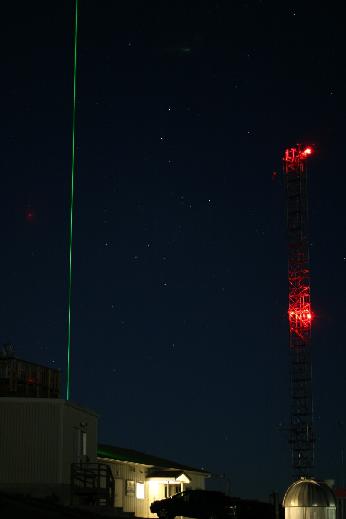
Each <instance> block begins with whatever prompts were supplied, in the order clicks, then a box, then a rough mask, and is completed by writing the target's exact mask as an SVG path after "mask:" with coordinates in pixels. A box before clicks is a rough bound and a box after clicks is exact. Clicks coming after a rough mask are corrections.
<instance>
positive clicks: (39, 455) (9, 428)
mask: <svg viewBox="0 0 346 519" xmlns="http://www.w3.org/2000/svg"><path fill="white" fill-rule="evenodd" d="M23 401H24V402H23ZM60 408H61V406H59V405H56V403H55V402H54V403H51V401H49V400H47V399H35V402H32V400H31V399H14V398H2V399H1V400H0V460H1V463H0V483H27V482H30V483H42V482H46V483H48V484H50V483H55V482H57V481H58V479H59V462H58V460H59V454H60V451H61V440H62V428H61V422H60Z"/></svg>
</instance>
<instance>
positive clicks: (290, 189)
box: [283, 144, 314, 477]
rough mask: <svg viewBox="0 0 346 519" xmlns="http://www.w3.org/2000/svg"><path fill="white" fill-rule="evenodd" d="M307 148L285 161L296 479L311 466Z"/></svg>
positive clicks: (296, 150) (292, 441) (298, 149)
mask: <svg viewBox="0 0 346 519" xmlns="http://www.w3.org/2000/svg"><path fill="white" fill-rule="evenodd" d="M312 152H313V150H312V148H311V147H310V146H309V147H305V148H303V147H302V146H301V145H300V144H298V145H297V146H296V147H294V148H288V149H286V151H285V156H284V159H283V160H284V171H285V180H286V194H287V227H288V322H289V346H290V354H291V381H290V382H291V395H290V397H291V402H290V405H291V409H290V428H289V430H290V444H291V449H292V466H293V468H294V471H295V475H296V476H298V477H300V476H310V475H311V469H312V467H313V465H314V435H313V428H312V427H313V404H312V384H311V322H312V319H313V313H312V310H311V301H310V265H309V242H308V233H307V226H308V206H307V174H306V159H307V158H308V157H309V156H310V155H311V154H312Z"/></svg>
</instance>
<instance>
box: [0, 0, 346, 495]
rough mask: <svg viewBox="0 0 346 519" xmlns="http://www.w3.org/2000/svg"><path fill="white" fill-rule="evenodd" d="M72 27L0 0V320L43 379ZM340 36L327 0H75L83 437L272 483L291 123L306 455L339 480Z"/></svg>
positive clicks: (78, 362) (67, 5) (344, 433)
mask: <svg viewBox="0 0 346 519" xmlns="http://www.w3.org/2000/svg"><path fill="white" fill-rule="evenodd" d="M73 27H74V2H73V1H72V0H71V1H67V0H60V1H55V2H52V1H50V2H47V1H45V2H43V1H41V0H35V1H33V2H27V1H24V0H21V1H19V2H7V3H6V4H4V5H2V16H1V31H0V34H1V36H0V38H1V155H0V161H1V238H2V248H1V250H2V252H1V295H2V297H1V312H0V325H1V326H0V340H1V341H2V342H3V343H5V342H8V341H10V342H12V343H13V344H14V345H15V348H16V353H17V355H18V357H20V358H25V359H28V360H32V361H35V362H38V363H44V364H47V365H50V366H55V367H58V368H61V370H62V376H63V380H64V377H65V372H66V340H67V339H66V338H67V302H68V298H67V293H68V283H67V280H68V222H69V192H70V175H71V148H72V145H71V131H72V88H73ZM345 43H346V42H345V30H344V16H343V13H342V2H328V3H325V2H324V3H323V4H322V3H321V5H320V6H319V3H318V2H304V1H299V2H298V1H297V2H287V1H279V0H278V1H277V2H271V1H266V0H263V1H261V0H257V1H251V0H249V1H247V2H244V1H240V0H228V1H226V0H225V1H222V0H220V1H215V0H210V1H207V0H198V1H189V0H184V1H179V0H171V1H164V0H162V1H160V2H156V1H150V0H148V1H130V0H127V1H124V2H121V1H115V0H114V1H111V0H81V1H80V17H79V37H78V71H77V76H78V78H77V124H76V132H77V137H76V138H77V154H76V183H75V212H74V240H73V280H72V285H73V287H72V291H73V293H72V400H73V401H76V402H77V403H79V404H81V405H84V406H87V407H89V408H92V409H94V410H96V411H97V412H99V414H100V431H99V433H100V434H99V438H100V441H102V442H104V443H110V444H114V445H119V446H122V447H128V448H133V449H137V450H142V451H145V452H148V453H151V454H155V455H157V456H162V457H165V458H169V459H174V460H176V461H179V462H181V463H186V464H189V465H193V466H196V467H204V468H206V469H208V470H210V471H211V472H213V473H225V474H226V475H227V477H228V478H229V479H230V482H231V492H232V494H233V495H240V496H244V497H253V498H255V497H258V498H267V496H268V495H269V494H270V493H271V492H272V491H273V490H277V491H280V492H281V491H282V490H283V489H285V487H287V486H288V484H289V482H290V477H291V473H292V471H291V467H290V456H289V448H288V443H287V432H286V431H285V427H286V426H287V423H288V417H289V400H288V395H289V377H288V372H289V364H288V360H289V355H288V353H289V352H288V327H287V242H286V221H285V194H284V185H283V174H282V160H281V159H282V156H283V152H284V149H285V148H286V147H287V146H292V145H295V144H296V143H297V142H302V143H304V144H313V145H315V148H316V153H315V155H314V157H313V158H311V159H309V183H310V186H309V192H310V199H309V208H310V238H311V250H310V252H311V272H312V301H313V310H314V313H315V315H316V317H315V320H314V325H313V385H314V408H315V418H316V434H317V437H318V442H317V466H316V471H315V473H316V476H317V477H321V478H332V479H336V481H337V483H338V484H341V483H342V466H341V451H342V448H343V447H345V448H346V409H345V405H344V402H345V397H344V395H345V392H346V379H345V370H346V363H345V353H344V348H345V323H346V319H345V311H346V300H345V288H346V286H345V277H346V276H345V274H346V243H345V230H346V229H345V227H346V224H345V210H344V207H345V204H344V198H345V192H346V191H345V188H346V183H345V168H344V143H345V122H346V121H345V114H346V110H345V91H346V85H345V55H344V52H345V48H346V45H345ZM274 171H276V172H278V175H277V176H274V177H273V172H274ZM273 178H274V180H273ZM63 391H64V389H63ZM345 473H346V469H345ZM220 488H222V482H221V483H220Z"/></svg>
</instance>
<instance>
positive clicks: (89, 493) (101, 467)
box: [71, 463, 114, 506]
mask: <svg viewBox="0 0 346 519" xmlns="http://www.w3.org/2000/svg"><path fill="white" fill-rule="evenodd" d="M76 497H78V499H79V501H80V500H81V499H83V502H84V503H88V504H91V505H105V506H114V477H113V474H112V471H111V469H110V467H109V466H108V465H106V464H105V463H72V465H71V504H74V501H75V498H76Z"/></svg>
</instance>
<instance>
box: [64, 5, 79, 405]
mask: <svg viewBox="0 0 346 519" xmlns="http://www.w3.org/2000/svg"><path fill="white" fill-rule="evenodd" d="M77 34H78V0H76V9H75V26H74V64H73V109H72V168H71V193H70V235H69V238H70V243H69V271H68V323H67V374H66V400H69V399H70V391H71V296H72V231H73V202H74V177H75V156H76V92H77Z"/></svg>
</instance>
